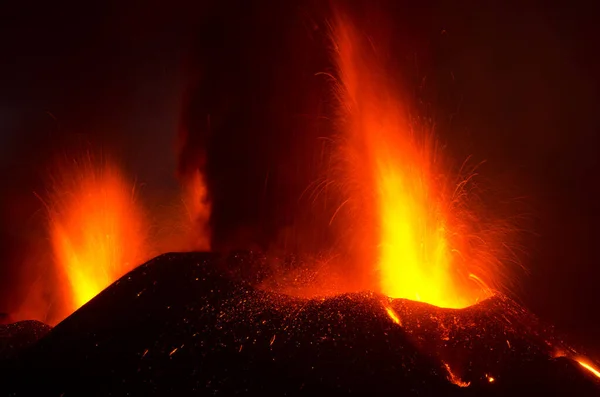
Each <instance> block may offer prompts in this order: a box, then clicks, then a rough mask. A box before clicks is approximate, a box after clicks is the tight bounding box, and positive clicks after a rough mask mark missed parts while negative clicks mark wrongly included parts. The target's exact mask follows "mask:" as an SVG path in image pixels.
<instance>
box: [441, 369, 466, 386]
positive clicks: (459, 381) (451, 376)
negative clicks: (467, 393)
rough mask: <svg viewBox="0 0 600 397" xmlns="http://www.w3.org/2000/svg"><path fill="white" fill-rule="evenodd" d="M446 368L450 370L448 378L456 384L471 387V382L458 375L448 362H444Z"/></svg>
mask: <svg viewBox="0 0 600 397" xmlns="http://www.w3.org/2000/svg"><path fill="white" fill-rule="evenodd" d="M444 368H446V371H448V380H449V381H450V382H452V383H454V384H455V385H456V386H458V387H469V386H470V385H471V382H463V381H462V380H461V379H460V378H459V377H458V376H456V375H455V374H454V373H453V372H452V370H451V369H450V366H449V365H448V364H447V363H444Z"/></svg>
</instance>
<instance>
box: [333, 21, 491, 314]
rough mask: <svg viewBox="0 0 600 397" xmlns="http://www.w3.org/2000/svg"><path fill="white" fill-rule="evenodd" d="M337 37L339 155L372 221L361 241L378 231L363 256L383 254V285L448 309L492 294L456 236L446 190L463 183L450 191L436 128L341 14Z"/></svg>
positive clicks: (400, 294) (360, 205)
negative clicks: (416, 115)
mask: <svg viewBox="0 0 600 397" xmlns="http://www.w3.org/2000/svg"><path fill="white" fill-rule="evenodd" d="M334 43H335V49H336V50H337V53H336V55H337V63H338V69H339V87H338V89H339V100H340V103H341V108H342V109H341V110H342V113H343V114H342V117H341V120H342V127H341V128H342V134H341V138H340V147H341V149H340V157H342V158H343V159H344V161H345V163H346V165H347V166H346V170H347V171H346V175H345V177H346V179H347V180H348V181H350V182H348V183H347V185H348V186H350V191H349V192H347V194H348V196H349V197H351V200H354V201H355V202H357V203H358V204H356V205H355V207H356V208H359V209H358V211H357V212H358V213H359V214H358V215H357V216H360V217H362V219H365V220H367V221H366V222H364V224H361V225H360V230H361V231H360V233H363V234H364V236H365V237H364V239H363V240H368V239H369V238H371V237H370V236H373V235H374V236H377V238H376V240H377V241H375V242H374V244H373V249H372V252H368V253H365V255H364V258H366V259H365V261H368V258H373V257H378V258H379V259H378V273H379V288H380V291H381V292H382V293H384V294H385V295H387V296H390V297H394V298H407V299H411V300H417V301H423V302H427V303H430V304H433V305H436V306H440V307H447V308H462V307H466V306H469V305H471V304H474V303H475V302H477V301H478V300H479V299H482V298H486V297H488V296H489V295H490V294H489V290H487V289H485V288H483V287H482V285H481V284H482V283H483V282H482V281H481V279H480V278H479V277H478V276H477V275H475V274H473V273H474V272H473V271H469V268H468V267H469V265H466V266H464V265H463V264H464V262H465V259H464V256H465V253H466V252H467V251H468V247H466V245H465V243H463V241H461V237H460V236H458V234H459V232H458V231H459V229H460V228H461V225H460V224H459V223H458V222H457V220H456V216H455V214H454V212H455V203H456V199H455V197H453V194H448V192H451V193H452V192H454V193H456V191H458V190H460V186H459V187H456V186H454V187H453V188H452V189H450V188H449V187H448V185H449V184H447V183H446V182H445V178H444V177H443V176H442V174H441V173H440V172H439V169H438V168H439V167H440V164H439V161H440V160H439V158H438V156H437V155H436V151H435V141H434V140H433V138H432V137H431V134H430V133H429V132H428V131H427V130H426V129H425V128H420V126H419V125H417V123H415V121H414V120H413V119H411V118H410V116H409V115H410V113H409V110H408V109H407V107H406V106H405V104H404V101H403V98H401V96H400V95H398V94H397V90H395V88H394V82H393V81H392V79H390V78H387V77H386V76H389V75H390V74H389V73H387V72H386V70H385V69H386V68H385V67H384V65H383V62H381V61H380V60H379V59H378V56H379V54H380V52H376V51H375V50H374V49H373V47H374V45H373V44H372V43H371V41H370V39H369V40H367V38H366V37H364V36H363V35H361V34H359V33H358V32H357V30H356V29H355V28H354V27H353V25H352V24H351V23H349V22H348V20H347V19H346V18H344V17H343V16H338V18H337V23H336V25H335V31H334ZM456 212H457V211H456ZM377 251H378V252H377ZM469 259H470V258H469ZM459 263H460V265H459ZM474 279H475V280H479V282H474V281H473V280H474ZM483 284H485V283H483Z"/></svg>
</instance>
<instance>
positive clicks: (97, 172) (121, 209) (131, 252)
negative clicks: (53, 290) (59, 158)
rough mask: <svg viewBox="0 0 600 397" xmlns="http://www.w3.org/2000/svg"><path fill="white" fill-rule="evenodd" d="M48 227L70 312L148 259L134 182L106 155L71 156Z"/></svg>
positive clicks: (61, 172)
mask: <svg viewBox="0 0 600 397" xmlns="http://www.w3.org/2000/svg"><path fill="white" fill-rule="evenodd" d="M52 181H53V184H52V189H51V191H50V195H49V200H48V202H47V203H46V206H47V210H48V215H49V218H48V219H49V224H48V225H49V232H50V240H51V244H52V249H53V254H54V261H55V265H56V266H57V268H58V269H59V270H60V271H61V272H62V273H63V274H64V276H65V277H66V279H67V280H68V283H65V284H64V287H61V288H64V293H63V295H64V300H65V301H66V302H68V303H66V304H67V306H68V307H65V311H66V313H65V316H66V315H68V314H70V313H71V312H72V311H74V310H76V309H78V308H79V307H80V306H82V305H84V304H85V303H86V302H88V301H89V300H90V299H91V298H93V297H94V296H95V295H96V294H98V293H99V292H100V291H102V290H103V289H104V288H106V287H107V286H108V285H110V284H111V283H112V282H113V281H115V280H117V279H118V278H119V277H121V276H122V275H124V274H125V273H127V272H128V271H130V270H132V269H133V268H134V267H136V266H137V265H139V264H140V263H142V262H144V261H145V260H147V259H149V257H150V256H151V252H149V248H148V245H147V237H148V236H147V230H148V228H147V223H146V219H145V217H144V212H143V210H142V208H141V206H140V204H139V203H138V202H137V201H136V192H135V189H134V185H133V183H130V182H129V181H127V180H126V178H125V177H124V176H123V174H122V172H121V171H120V170H119V168H118V167H117V166H116V165H115V164H114V163H111V162H110V161H108V160H106V159H99V158H96V157H94V156H92V155H90V154H88V155H87V156H81V157H80V158H77V159H74V160H71V161H66V162H64V163H63V164H61V165H60V166H59V167H58V169H57V172H56V173H55V174H54V175H53V179H52Z"/></svg>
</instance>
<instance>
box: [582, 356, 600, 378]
mask: <svg viewBox="0 0 600 397" xmlns="http://www.w3.org/2000/svg"><path fill="white" fill-rule="evenodd" d="M577 362H578V363H579V365H581V366H582V367H583V368H585V369H587V370H588V371H590V372H591V373H592V374H594V375H595V376H597V377H598V378H600V371H598V370H597V369H596V368H594V367H592V366H591V365H590V364H588V363H586V362H584V361H581V360H577Z"/></svg>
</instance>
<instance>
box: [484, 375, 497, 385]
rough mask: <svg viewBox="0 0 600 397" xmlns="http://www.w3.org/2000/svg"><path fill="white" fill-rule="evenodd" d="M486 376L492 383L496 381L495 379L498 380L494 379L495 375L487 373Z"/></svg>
mask: <svg viewBox="0 0 600 397" xmlns="http://www.w3.org/2000/svg"><path fill="white" fill-rule="evenodd" d="M485 377H486V378H487V380H488V382H490V383H494V381H495V380H496V379H494V377H493V376H489V375H485Z"/></svg>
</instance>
